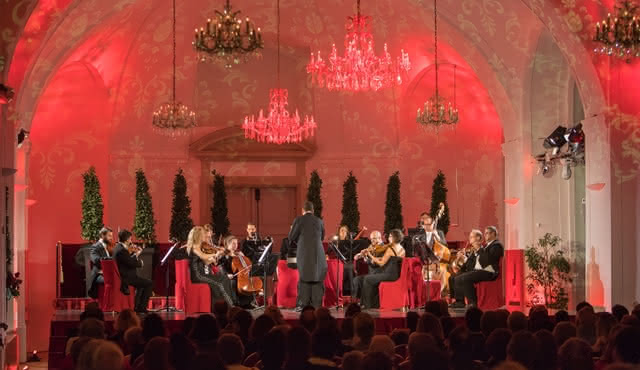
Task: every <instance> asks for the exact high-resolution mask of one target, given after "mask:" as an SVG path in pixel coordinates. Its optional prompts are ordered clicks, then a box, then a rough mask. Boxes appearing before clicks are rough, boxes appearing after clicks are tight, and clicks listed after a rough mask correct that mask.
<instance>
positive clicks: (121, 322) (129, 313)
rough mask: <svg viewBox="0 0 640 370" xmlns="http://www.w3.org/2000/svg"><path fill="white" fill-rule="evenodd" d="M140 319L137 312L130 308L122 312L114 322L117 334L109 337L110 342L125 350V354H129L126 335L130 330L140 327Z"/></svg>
mask: <svg viewBox="0 0 640 370" xmlns="http://www.w3.org/2000/svg"><path fill="white" fill-rule="evenodd" d="M139 326H140V318H139V317H138V315H137V314H136V312H135V311H134V310H132V309H130V308H127V309H124V310H122V312H120V313H119V314H118V316H117V317H116V320H115V321H114V322H113V330H115V333H114V334H113V335H112V336H110V337H109V340H110V341H112V342H115V343H116V344H117V345H118V346H120V348H121V349H122V350H123V352H124V354H129V352H127V351H126V349H125V345H124V333H125V332H126V331H127V330H129V328H133V327H139Z"/></svg>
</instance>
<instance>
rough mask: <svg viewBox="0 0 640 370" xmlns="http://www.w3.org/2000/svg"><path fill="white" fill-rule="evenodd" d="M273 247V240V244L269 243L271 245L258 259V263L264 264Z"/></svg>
mask: <svg viewBox="0 0 640 370" xmlns="http://www.w3.org/2000/svg"><path fill="white" fill-rule="evenodd" d="M272 245H273V240H271V242H269V244H268V245H267V246H266V247H265V248H264V251H263V252H262V255H261V256H260V258H259V259H258V263H262V262H264V259H265V257H266V256H267V253H268V252H269V250H270V249H271V246H272Z"/></svg>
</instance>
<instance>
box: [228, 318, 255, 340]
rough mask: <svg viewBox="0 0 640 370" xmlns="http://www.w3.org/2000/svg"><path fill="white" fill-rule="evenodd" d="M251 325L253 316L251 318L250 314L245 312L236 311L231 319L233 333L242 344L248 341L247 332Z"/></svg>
mask: <svg viewBox="0 0 640 370" xmlns="http://www.w3.org/2000/svg"><path fill="white" fill-rule="evenodd" d="M251 324H253V316H251V313H249V311H246V310H240V311H238V312H237V313H236V314H235V315H233V317H232V318H231V325H232V327H233V332H234V333H235V334H236V335H238V336H239V337H240V339H242V341H243V342H246V341H247V340H249V330H250V329H251Z"/></svg>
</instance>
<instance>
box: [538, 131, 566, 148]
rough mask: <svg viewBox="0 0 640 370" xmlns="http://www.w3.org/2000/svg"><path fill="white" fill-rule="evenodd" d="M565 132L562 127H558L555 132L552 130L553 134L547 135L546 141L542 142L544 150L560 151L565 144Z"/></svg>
mask: <svg viewBox="0 0 640 370" xmlns="http://www.w3.org/2000/svg"><path fill="white" fill-rule="evenodd" d="M566 132H567V129H566V127H564V126H558V127H557V128H556V129H555V130H553V132H552V133H551V135H549V136H548V137H547V138H546V139H544V142H543V143H542V145H543V146H544V147H545V148H546V149H554V150H555V149H556V148H558V149H560V148H562V146H563V145H564V144H566V143H567V140H566V139H565V136H564V135H565V133H566Z"/></svg>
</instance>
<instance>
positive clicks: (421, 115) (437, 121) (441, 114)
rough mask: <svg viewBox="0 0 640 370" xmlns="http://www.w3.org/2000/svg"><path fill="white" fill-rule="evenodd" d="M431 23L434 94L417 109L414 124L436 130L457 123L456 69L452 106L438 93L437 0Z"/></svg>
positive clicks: (434, 4)
mask: <svg viewBox="0 0 640 370" xmlns="http://www.w3.org/2000/svg"><path fill="white" fill-rule="evenodd" d="M433 14H434V16H433V23H434V32H435V65H436V92H435V95H433V96H432V97H431V98H429V99H428V100H427V101H426V102H425V103H424V109H423V110H422V111H421V110H420V108H418V114H417V116H416V122H417V123H419V124H421V125H423V126H425V127H430V128H434V129H436V130H438V129H440V128H443V127H453V126H454V125H455V124H456V123H458V118H459V117H458V107H457V106H456V69H457V66H455V65H454V66H453V104H451V102H447V101H446V100H445V99H444V98H443V97H442V96H441V95H440V93H439V91H438V69H439V65H438V0H434V1H433Z"/></svg>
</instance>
